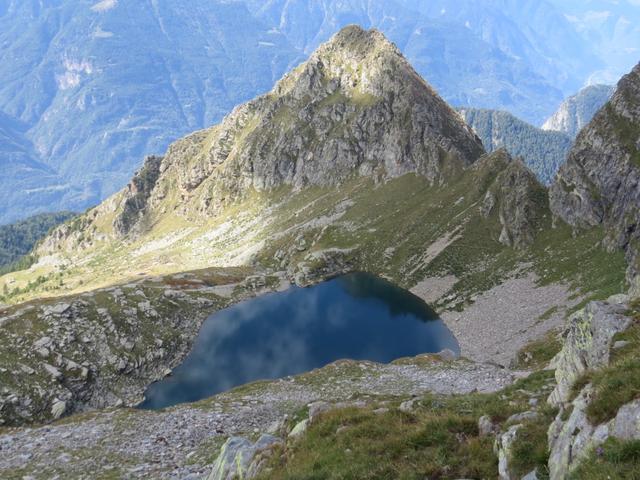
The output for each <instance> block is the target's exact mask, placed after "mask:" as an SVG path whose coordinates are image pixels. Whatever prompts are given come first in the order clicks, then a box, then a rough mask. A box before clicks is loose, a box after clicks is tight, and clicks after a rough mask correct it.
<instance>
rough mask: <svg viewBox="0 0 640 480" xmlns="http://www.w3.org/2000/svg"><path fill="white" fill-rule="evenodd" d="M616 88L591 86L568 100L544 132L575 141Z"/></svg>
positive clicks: (544, 128)
mask: <svg viewBox="0 0 640 480" xmlns="http://www.w3.org/2000/svg"><path fill="white" fill-rule="evenodd" d="M615 90H616V89H615V87H614V86H611V85H591V86H588V87H585V88H583V89H582V90H580V91H579V92H578V93H576V94H575V95H573V96H571V97H569V98H567V99H566V100H565V101H564V102H562V105H560V108H559V109H558V111H557V112H556V113H554V114H553V115H552V116H551V117H549V119H547V121H546V122H545V123H544V125H542V129H543V130H548V131H556V132H562V133H566V134H567V135H568V136H569V137H571V138H572V139H575V138H576V137H577V136H578V133H580V130H582V129H583V128H584V127H586V126H587V125H588V124H589V122H590V121H591V119H592V118H593V116H594V115H595V114H596V112H597V111H598V110H600V108H602V106H603V105H604V104H605V103H607V102H608V101H609V99H610V98H611V96H612V95H613V93H614V92H615Z"/></svg>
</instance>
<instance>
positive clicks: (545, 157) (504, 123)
mask: <svg viewBox="0 0 640 480" xmlns="http://www.w3.org/2000/svg"><path fill="white" fill-rule="evenodd" d="M460 113H461V114H462V116H463V117H464V119H465V121H466V122H467V123H468V124H469V126H471V127H472V128H473V129H474V131H475V132H476V133H477V134H478V136H479V137H480V139H481V140H482V144H483V145H484V147H485V148H486V149H487V151H488V152H493V151H495V150H498V149H500V148H504V149H506V150H507V151H508V152H509V153H510V154H511V155H512V156H514V157H522V158H523V159H524V161H525V163H526V164H527V166H528V167H529V168H530V169H531V170H532V171H533V172H534V173H535V174H536V176H537V177H538V179H539V180H540V182H542V183H544V184H545V185H549V184H550V183H551V182H552V181H553V179H554V178H555V176H556V173H557V172H558V169H559V168H560V165H562V164H563V163H564V161H565V159H566V157H567V154H568V153H569V150H570V149H571V145H572V144H573V142H572V140H571V138H569V136H567V135H565V134H564V133H561V132H547V131H544V130H542V129H539V128H536V127H534V126H533V125H530V124H528V123H527V122H524V121H522V120H520V119H518V118H516V117H514V116H513V115H511V114H510V113H508V112H501V111H496V110H480V109H471V108H465V109H462V110H460Z"/></svg>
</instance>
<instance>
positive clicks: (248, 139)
mask: <svg viewBox="0 0 640 480" xmlns="http://www.w3.org/2000/svg"><path fill="white" fill-rule="evenodd" d="M482 153H484V149H483V147H482V143H481V142H480V140H479V139H478V137H477V136H476V135H475V133H473V131H472V130H471V129H470V128H469V127H468V126H467V125H466V123H465V122H464V121H463V120H462V118H461V117H460V116H459V115H458V114H457V113H456V112H455V111H454V110H453V109H451V107H449V106H448V105H447V104H446V102H444V101H443V100H442V99H441V98H440V97H439V96H438V95H437V94H436V93H435V91H434V90H433V89H432V88H431V87H429V86H428V85H427V83H426V82H425V81H424V80H423V79H422V78H421V77H420V76H419V75H418V74H417V73H416V72H415V70H414V69H413V68H412V67H411V65H410V64H409V63H408V62H407V61H406V60H405V59H404V57H403V56H402V55H401V54H400V52H399V51H398V49H397V48H396V47H395V46H394V45H393V44H392V43H391V42H389V41H388V40H387V39H386V38H385V37H384V35H382V34H381V33H380V32H378V31H376V30H369V31H367V30H363V29H362V28H360V27H357V26H349V27H346V28H344V29H343V30H341V31H340V32H339V33H337V34H336V35H335V36H334V37H333V38H332V39H331V40H329V41H328V42H327V43H325V44H324V45H322V46H320V47H319V48H318V50H317V51H316V52H315V53H313V54H312V55H311V57H310V59H309V60H308V61H307V62H305V63H303V64H302V65H300V66H299V67H297V68H295V69H294V70H293V71H292V72H291V73H289V74H287V75H286V76H285V77H284V78H283V79H282V80H280V81H279V82H278V83H277V85H276V86H275V87H274V89H273V90H272V91H271V92H270V93H268V94H266V95H263V96H261V97H258V98H256V99H255V100H252V101H250V102H248V103H246V104H244V105H241V106H239V107H237V108H236V109H234V111H233V112H232V113H231V114H229V115H228V116H227V117H226V118H225V119H224V120H223V121H222V123H220V124H219V125H216V126H214V127H212V128H210V129H208V130H203V131H200V132H196V133H194V134H192V135H190V136H188V137H186V138H184V139H182V140H179V141H177V142H176V143H174V144H173V145H172V146H171V147H170V148H169V150H168V152H167V154H166V155H165V156H164V157H163V159H162V160H161V162H160V163H159V164H157V165H155V164H154V169H153V170H154V172H156V171H157V176H156V175H155V174H154V175H153V180H154V182H152V183H149V182H146V181H142V180H141V179H138V181H136V180H135V179H134V181H133V183H132V184H131V185H133V186H135V185H137V184H138V183H141V182H142V183H144V184H145V185H146V187H148V188H144V189H140V188H131V186H130V187H129V188H128V189H125V190H124V191H123V192H121V193H120V194H119V195H120V198H121V199H120V200H119V201H120V202H121V203H123V205H121V207H120V208H119V214H118V215H117V216H116V219H115V222H114V227H115V230H116V232H117V234H119V235H127V234H128V233H130V232H131V231H141V229H142V225H145V228H146V226H148V225H149V224H150V223H153V222H152V221H151V222H149V221H148V220H150V218H147V219H146V221H142V220H143V217H145V216H147V217H153V216H154V215H155V216H156V217H158V216H160V215H161V214H162V213H161V212H166V211H169V210H170V211H177V212H178V213H179V214H180V215H183V216H187V217H190V218H192V219H197V218H201V217H202V216H203V215H204V216H205V217H206V216H212V215H216V214H217V213H219V212H220V211H221V209H222V208H224V207H225V206H226V205H229V204H230V203H233V202H235V201H237V200H239V199H241V198H243V197H244V196H245V195H246V194H247V192H250V191H265V190H271V189H274V188H278V187H280V186H283V185H285V186H290V187H293V188H294V189H300V188H303V187H306V186H310V185H317V186H330V185H331V186H335V185H338V184H340V183H341V182H344V181H346V180H347V179H349V178H352V177H354V176H373V177H375V178H378V179H381V178H393V177H398V176H401V175H404V174H406V173H410V172H414V173H418V174H420V175H422V176H425V177H426V178H428V179H429V181H430V182H432V183H435V182H442V181H445V180H446V178H447V172H448V171H451V170H452V169H458V168H461V167H465V166H468V165H470V164H471V163H473V162H474V161H475V160H476V159H477V158H479V157H480V155H482ZM147 170H148V169H143V170H142V172H146V171H147ZM124 217H126V218H124Z"/></svg>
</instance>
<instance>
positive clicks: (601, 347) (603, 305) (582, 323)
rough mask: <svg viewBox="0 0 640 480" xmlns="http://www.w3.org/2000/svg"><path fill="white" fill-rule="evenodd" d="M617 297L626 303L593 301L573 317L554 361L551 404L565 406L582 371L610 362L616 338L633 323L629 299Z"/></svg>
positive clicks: (600, 366)
mask: <svg viewBox="0 0 640 480" xmlns="http://www.w3.org/2000/svg"><path fill="white" fill-rule="evenodd" d="M616 300H617V301H621V302H622V303H607V302H590V303H589V304H587V306H586V307H585V308H584V309H582V310H580V311H578V312H576V313H574V314H573V315H572V316H571V317H570V319H569V327H568V328H567V330H566V332H565V333H564V344H563V347H562V350H561V351H560V353H558V355H557V356H556V357H555V358H554V359H553V360H552V362H551V363H552V366H553V367H555V370H556V374H555V375H556V382H557V385H556V388H555V389H554V391H553V393H552V394H551V396H550V397H549V402H550V403H551V404H554V405H562V404H563V403H564V402H566V401H567V400H569V397H570V395H571V388H572V387H573V384H574V383H575V381H576V380H577V379H578V378H580V376H581V375H582V374H584V373H585V372H587V371H588V370H593V369H598V368H602V367H604V366H606V365H607V364H608V363H609V351H610V349H611V343H612V339H613V337H614V336H615V335H616V334H617V333H619V332H622V331H624V330H626V329H627V328H628V327H629V325H630V324H631V319H630V318H629V317H627V316H626V315H625V313H626V311H627V305H626V304H625V303H624V301H625V300H626V299H625V298H618V299H616Z"/></svg>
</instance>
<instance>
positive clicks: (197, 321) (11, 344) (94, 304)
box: [0, 269, 270, 426]
mask: <svg viewBox="0 0 640 480" xmlns="http://www.w3.org/2000/svg"><path fill="white" fill-rule="evenodd" d="M211 274H212V277H207V274H206V273H205V272H198V275H200V276H198V277H196V276H195V274H182V275H180V276H176V277H167V278H164V279H155V280H150V281H146V282H144V281H143V282H139V283H131V284H126V285H121V286H117V287H111V288H106V289H101V290H96V291H93V292H91V293H84V294H81V295H76V296H72V297H67V298H66V299H65V300H64V301H60V300H58V301H56V300H49V301H34V302H30V303H27V304H23V305H21V306H20V307H17V308H16V307H9V308H8V309H7V310H4V311H1V312H0V326H2V331H3V335H2V337H0V352H2V355H0V426H19V425H22V424H26V423H42V422H47V421H50V420H56V419H58V418H60V417H62V416H64V415H69V414H73V413H76V412H80V411H85V410H92V409H99V408H107V407H113V406H120V405H128V406H133V405H136V404H138V403H139V402H140V401H142V400H143V393H144V391H145V390H146V388H147V387H148V385H149V384H150V383H152V382H154V381H157V380H160V379H162V378H163V377H165V376H166V375H167V373H168V372H170V371H171V369H172V368H174V367H175V366H177V365H178V364H179V363H180V362H181V361H182V359H183V358H184V357H185V356H186V355H187V353H188V352H189V350H190V349H191V346H192V343H193V340H194V339H195V338H196V336H197V334H198V332H199V329H200V326H201V325H202V322H203V321H204V320H205V319H206V318H207V317H208V316H209V315H210V314H211V313H212V312H215V311H217V310H219V309H221V308H226V307H227V306H229V305H230V304H232V303H234V302H237V301H240V300H242V299H245V298H249V297H251V296H253V295H255V294H257V293H259V292H262V291H268V290H269V289H270V287H269V286H268V285H266V282H265V280H264V277H262V281H261V282H260V281H258V278H260V277H255V276H252V277H248V279H247V281H246V282H241V283H239V284H237V283H236V282H237V281H238V280H237V273H235V272H232V271H230V272H226V271H224V270H223V269H216V270H214V271H212V272H211ZM225 278H226V279H227V281H226V284H225ZM214 282H221V284H220V286H219V287H217V286H216V285H217V283H214ZM227 291H229V292H231V291H233V293H232V294H231V293H225V292H227Z"/></svg>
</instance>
